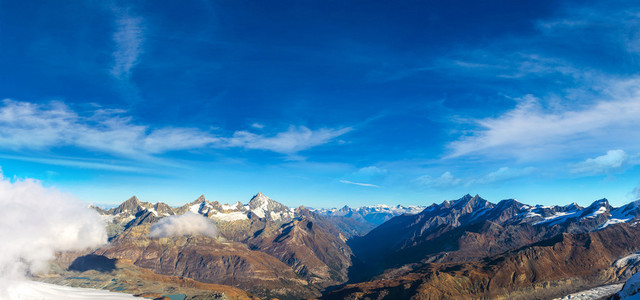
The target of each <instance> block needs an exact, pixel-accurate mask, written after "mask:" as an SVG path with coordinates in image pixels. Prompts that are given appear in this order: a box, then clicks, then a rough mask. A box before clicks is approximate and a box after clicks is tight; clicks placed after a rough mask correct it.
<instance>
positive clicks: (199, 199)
mask: <svg viewBox="0 0 640 300" xmlns="http://www.w3.org/2000/svg"><path fill="white" fill-rule="evenodd" d="M196 201H197V202H203V201H207V199H205V198H204V195H200V197H198V199H196Z"/></svg>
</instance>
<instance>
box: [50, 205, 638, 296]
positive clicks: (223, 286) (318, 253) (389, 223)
mask: <svg viewBox="0 0 640 300" xmlns="http://www.w3.org/2000/svg"><path fill="white" fill-rule="evenodd" d="M639 204H640V203H639V202H632V203H629V204H627V205H625V206H622V207H619V208H614V207H611V206H610V205H609V203H608V201H607V200H606V199H602V200H598V201H595V202H593V204H591V205H589V206H587V207H581V206H579V205H577V204H575V203H574V204H569V205H566V206H541V205H536V206H533V205H526V204H523V203H520V202H518V201H517V200H515V199H507V200H502V201H500V202H498V203H492V202H489V201H487V200H485V199H482V198H481V197H480V196H478V195H476V196H471V195H465V196H464V197H462V198H460V199H458V200H453V201H444V202H442V203H440V204H433V205H431V206H428V207H427V206H400V205H397V206H387V205H374V206H367V207H360V208H350V207H348V206H344V207H342V208H339V209H308V208H305V207H303V206H301V207H298V208H295V209H293V208H288V207H286V206H285V205H283V204H281V203H278V202H276V201H274V200H272V199H270V198H269V197H267V196H265V195H263V194H262V193H258V194H257V195H255V196H254V197H253V198H251V200H250V201H249V202H248V203H247V204H242V203H240V202H237V203H235V204H221V203H219V202H217V201H208V200H207V199H205V197H204V196H200V197H199V198H198V199H196V200H195V201H193V202H191V203H187V204H185V205H183V206H179V207H171V206H169V205H167V204H164V203H153V204H152V203H148V202H142V201H140V200H139V199H137V198H136V197H132V198H130V199H129V200H127V201H125V202H123V203H122V204H121V205H119V206H118V207H115V208H112V209H109V210H103V209H100V208H95V209H96V210H97V211H98V212H99V213H100V214H101V215H102V216H103V218H104V219H105V220H106V221H107V228H108V233H109V240H110V243H109V244H108V245H106V246H104V247H102V248H100V249H94V250H92V251H91V252H90V253H77V254H75V256H74V255H72V254H65V255H62V256H60V257H59V259H58V262H59V264H60V265H61V266H62V269H64V268H68V267H69V266H72V265H73V263H74V262H75V263H76V264H75V265H74V266H76V267H77V266H78V265H83V266H84V265H86V264H87V263H86V262H87V261H91V260H90V259H98V260H99V259H103V260H107V261H109V262H114V263H112V264H113V266H114V270H115V271H113V272H116V273H115V274H120V273H118V272H121V271H119V270H128V271H127V272H130V273H131V274H134V275H135V276H134V275H131V276H134V278H149V276H150V275H144V276H143V275H140V274H146V273H144V272H150V274H153V276H160V277H153V278H155V279H154V280H156V281H157V280H160V279H162V280H164V282H166V281H170V282H173V283H174V286H176V287H172V289H177V290H180V291H184V294H185V295H190V296H192V297H195V299H197V298H198V297H205V298H206V297H209V296H211V295H226V296H225V297H228V298H234V297H236V298H242V297H259V298H270V297H276V298H293V299H296V298H313V297H324V298H327V299H342V298H350V299H405V298H407V299H408V298H412V297H417V298H420V297H430V298H431V299H451V298H474V297H475V298H505V299H506V298H514V299H516V298H519V299H541V298H553V297H557V296H563V295H566V294H568V293H571V292H575V291H578V290H582V289H586V288H590V287H594V286H599V285H604V284H610V283H615V282H619V281H622V280H625V279H627V278H629V277H630V276H631V275H632V274H633V273H635V271H637V270H638V269H640V264H638V263H637V262H638V261H640V259H630V258H629V257H638V258H640V255H636V256H633V255H634V253H635V252H636V251H639V250H640V229H638V227H637V226H635V222H637V221H640V219H639V216H640V205H639ZM193 218H196V219H193ZM174 219H175V220H180V221H179V222H178V221H175V222H174V223H171V222H169V221H171V220H174ZM202 220H204V221H205V222H204V225H203V226H215V229H214V230H213V231H207V232H208V233H207V234H198V233H186V234H185V233H184V232H181V234H177V235H150V233H151V232H152V231H154V230H155V229H154V228H156V227H158V226H160V225H162V226H165V227H166V226H175V227H180V226H186V227H189V226H191V225H193V226H195V225H194V224H195V223H198V224H200V223H201V221H202ZM196 221H197V222H196ZM180 222H182V223H180ZM87 255H92V256H87ZM629 255H631V256H629ZM89 258H90V259H89ZM78 259H80V260H79V261H78ZM89 265H90V264H89ZM89 269H91V268H89ZM141 270H144V271H141ZM72 271H73V272H71V273H69V272H67V273H65V272H61V273H63V276H67V278H83V277H87V278H95V277H91V276H93V275H91V274H92V273H90V272H92V270H88V271H87V268H85V269H82V270H79V269H76V270H72ZM80 271H82V272H83V273H81V274H78V272H80ZM95 271H96V270H95V268H94V270H93V272H95ZM87 272H89V273H87ZM103 273H104V272H103ZM145 276H147V277H145ZM161 276H167V277H161ZM116 277H117V276H116ZM158 278H160V279H158ZM166 278H182V279H181V280H186V279H188V280H193V282H196V283H198V284H210V285H211V284H212V285H214V286H213V287H212V286H209V287H208V288H191V289H186V290H185V289H184V287H183V285H185V284H186V285H188V284H187V283H184V284H182V283H181V284H182V285H176V284H177V283H176V282H178V281H179V280H178V279H166ZM116 279H117V278H116ZM116 279H113V280H116ZM74 280H75V279H68V281H67V282H66V283H69V282H71V283H73V282H75V281H74ZM109 280H111V279H109ZM125 281H126V282H127V283H126V284H125V283H122V281H117V280H116V282H119V283H118V284H120V285H118V286H117V287H118V288H119V289H120V290H122V291H130V292H131V293H134V294H136V293H137V294H142V292H144V291H147V290H148V289H147V287H148V286H165V285H166V284H156V283H154V284H150V283H148V280H147V279H139V280H138V281H137V283H135V284H134V283H133V282H135V281H132V280H131V279H129V280H125ZM156 281H153V282H156ZM193 282H192V283H189V284H191V285H194V283H193ZM114 286H115V285H114ZM201 287H202V286H201ZM107 288H111V289H116V288H115V287H113V286H107ZM136 288H137V289H138V290H136ZM145 289H147V290H145ZM207 289H208V290H207ZM234 289H235V290H234ZM223 290H226V292H222V291H223ZM136 291H137V292H136ZM238 291H240V292H238ZM243 292H244V293H245V294H242V293H243ZM246 292H248V293H246ZM206 295H209V296H206ZM232 295H233V296H232Z"/></svg>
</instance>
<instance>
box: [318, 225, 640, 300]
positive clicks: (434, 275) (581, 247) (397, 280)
mask: <svg viewBox="0 0 640 300" xmlns="http://www.w3.org/2000/svg"><path fill="white" fill-rule="evenodd" d="M638 249H640V229H638V228H636V227H631V226H629V225H627V224H620V225H616V226H610V227H608V228H606V229H604V230H601V231H595V232H590V233H584V234H566V233H565V234H561V235H558V236H556V237H554V238H552V239H549V240H545V241H543V242H540V243H537V244H534V245H531V246H528V247H525V248H522V249H520V250H515V251H510V252H507V253H505V254H502V255H497V256H493V257H490V258H487V259H483V260H481V261H476V262H467V263H445V264H442V263H427V264H423V265H421V266H419V267H417V268H415V269H414V270H412V271H410V272H408V273H404V274H402V275H394V276H389V278H384V279H379V280H375V281H370V282H364V283H357V284H350V285H347V286H344V287H342V288H340V289H337V290H335V291H333V292H331V293H328V294H326V295H324V297H323V298H325V299H452V298H455V299H471V298H475V299H477V298H503V299H518V298H519V299H541V298H551V297H553V296H558V295H561V294H564V293H567V292H571V291H575V290H577V289H580V288H584V287H592V286H597V285H601V284H605V283H609V282H612V281H615V280H617V279H618V278H616V277H615V276H614V275H613V274H612V272H610V270H609V268H610V266H611V264H612V263H613V262H614V261H615V260H616V259H617V258H619V257H622V256H625V255H627V254H629V253H632V252H634V251H637V250H638Z"/></svg>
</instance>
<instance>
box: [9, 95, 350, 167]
mask: <svg viewBox="0 0 640 300" xmlns="http://www.w3.org/2000/svg"><path fill="white" fill-rule="evenodd" d="M351 130H352V128H351V127H347V128H342V129H331V128H321V129H318V130H311V129H309V128H307V127H305V126H298V127H296V126H291V127H289V128H288V129H287V130H286V131H283V132H278V133H275V134H268V133H265V134H255V133H251V132H248V131H236V132H235V133H234V134H233V135H232V136H231V137H224V136H219V135H215V134H212V133H211V132H207V131H203V130H200V129H197V128H185V127H161V128H151V127H149V126H145V125H139V124H135V123H133V120H132V118H131V117H129V116H126V115H125V111H122V110H114V109H97V110H94V111H90V112H88V113H85V114H80V113H78V112H76V111H74V110H72V109H71V108H69V107H68V106H67V105H65V104H64V103H62V102H51V103H48V104H36V103H30V102H21V101H14V100H10V99H5V100H3V101H2V105H1V106H0V149H5V150H12V151H16V152H18V151H21V150H25V149H29V150H48V149H53V148H59V147H64V146H72V147H78V148H82V149H85V150H90V151H97V152H102V153H108V154H112V155H116V156H121V157H129V158H136V159H140V158H151V157H153V156H154V155H158V154H162V153H166V152H170V151H181V150H191V149H203V148H207V147H209V148H235V147H240V148H245V149H258V150H266V151H273V152H277V153H283V154H287V155H292V154H295V153H296V152H299V151H303V150H307V149H310V148H313V147H316V146H319V145H322V144H326V143H329V142H330V141H332V140H333V139H334V138H336V137H338V136H341V135H343V134H345V133H347V132H349V131H351Z"/></svg>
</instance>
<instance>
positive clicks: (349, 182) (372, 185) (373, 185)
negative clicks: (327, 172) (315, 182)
mask: <svg viewBox="0 0 640 300" xmlns="http://www.w3.org/2000/svg"><path fill="white" fill-rule="evenodd" d="M340 182H342V183H346V184H353V185H359V186H366V187H379V186H377V185H375V184H371V183H362V182H353V181H349V180H340Z"/></svg>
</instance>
